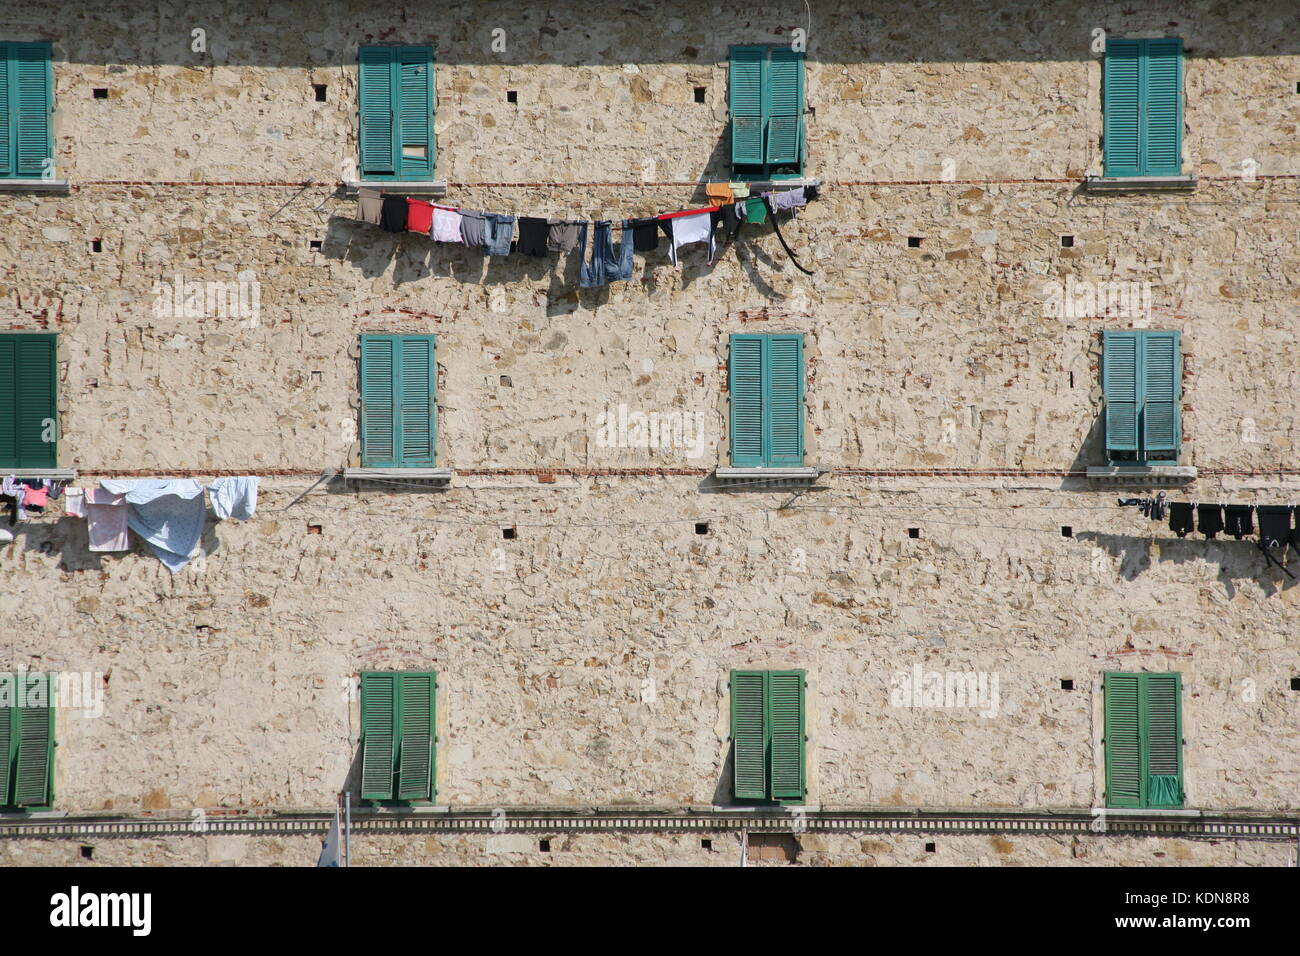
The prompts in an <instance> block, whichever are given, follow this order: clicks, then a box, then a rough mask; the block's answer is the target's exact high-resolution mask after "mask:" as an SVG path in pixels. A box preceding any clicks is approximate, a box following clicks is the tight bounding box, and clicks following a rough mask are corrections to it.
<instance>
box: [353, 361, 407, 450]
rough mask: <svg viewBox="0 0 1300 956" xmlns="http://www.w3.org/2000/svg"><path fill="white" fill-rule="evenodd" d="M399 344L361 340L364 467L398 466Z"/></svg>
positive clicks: (362, 448) (362, 447)
mask: <svg viewBox="0 0 1300 956" xmlns="http://www.w3.org/2000/svg"><path fill="white" fill-rule="evenodd" d="M398 348H399V346H398V344H397V340H396V338H395V337H394V336H391V335H363V336H361V464H362V465H364V466H366V467H367V468H385V467H387V468H392V467H394V466H396V465H397V400H396V399H397V392H396V388H397V376H398V370H397V361H398Z"/></svg>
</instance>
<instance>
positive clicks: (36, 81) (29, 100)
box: [9, 43, 54, 178]
mask: <svg viewBox="0 0 1300 956" xmlns="http://www.w3.org/2000/svg"><path fill="white" fill-rule="evenodd" d="M9 47H10V50H11V51H12V56H11V60H10V67H9V69H10V73H11V77H10V82H11V84H12V86H13V88H14V91H15V93H16V95H14V96H11V97H10V109H11V110H12V111H13V113H12V115H13V117H14V119H13V130H14V132H13V137H14V145H15V150H14V152H15V165H14V170H15V173H14V174H15V175H16V176H18V177H22V178H40V177H41V176H43V175H44V173H45V169H46V161H47V160H48V159H50V158H51V156H52V148H53V142H52V140H51V136H50V133H51V123H50V116H51V109H52V107H53V103H54V91H53V89H52V87H53V74H52V71H51V67H50V47H49V44H46V43H12V44H9Z"/></svg>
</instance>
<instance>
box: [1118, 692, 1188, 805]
mask: <svg viewBox="0 0 1300 956" xmlns="http://www.w3.org/2000/svg"><path fill="white" fill-rule="evenodd" d="M1103 686H1104V695H1105V712H1106V713H1105V721H1106V729H1105V735H1106V737H1105V742H1104V743H1105V750H1106V806H1108V807H1181V806H1182V805H1183V729H1182V677H1181V675H1179V674H1127V673H1110V674H1106V675H1105V683H1104V685H1103Z"/></svg>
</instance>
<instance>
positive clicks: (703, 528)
mask: <svg viewBox="0 0 1300 956" xmlns="http://www.w3.org/2000/svg"><path fill="white" fill-rule="evenodd" d="M695 533H696V534H708V533H709V523H708V522H707V521H697V522H695Z"/></svg>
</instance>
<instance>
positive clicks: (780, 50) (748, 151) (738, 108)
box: [727, 46, 804, 179]
mask: <svg viewBox="0 0 1300 956" xmlns="http://www.w3.org/2000/svg"><path fill="white" fill-rule="evenodd" d="M803 64H804V55H803V53H801V52H796V51H795V50H792V49H791V48H790V47H788V46H776V47H768V46H733V47H732V48H731V65H730V69H729V70H728V76H727V96H728V100H727V103H728V108H729V109H730V111H731V165H732V174H733V175H734V176H735V177H736V178H737V179H771V178H780V177H781V176H787V177H788V176H802V175H803V157H804V120H803V114H804V68H803Z"/></svg>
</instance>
